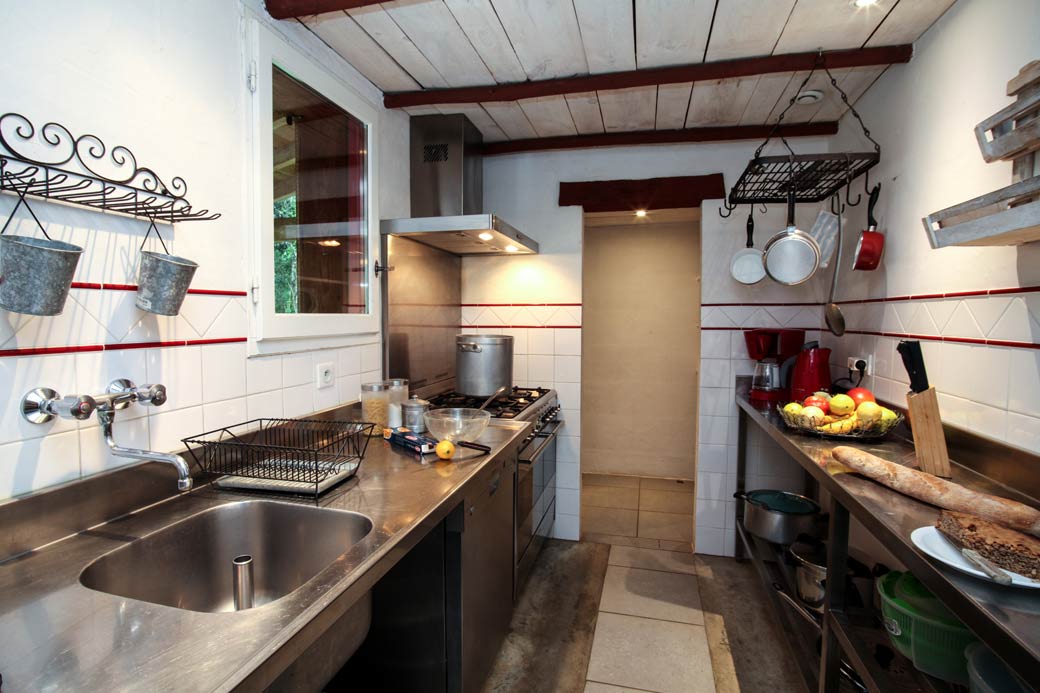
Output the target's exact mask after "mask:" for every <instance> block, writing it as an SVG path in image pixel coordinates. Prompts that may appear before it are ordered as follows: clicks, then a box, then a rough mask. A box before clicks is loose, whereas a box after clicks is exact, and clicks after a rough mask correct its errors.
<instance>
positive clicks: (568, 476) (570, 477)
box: [556, 462, 581, 489]
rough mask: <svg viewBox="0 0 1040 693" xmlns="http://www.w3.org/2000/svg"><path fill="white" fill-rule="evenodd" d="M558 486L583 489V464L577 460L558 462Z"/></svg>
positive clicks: (558, 487) (559, 487)
mask: <svg viewBox="0 0 1040 693" xmlns="http://www.w3.org/2000/svg"><path fill="white" fill-rule="evenodd" d="M556 488H557V489H561V488H573V489H581V465H580V464H578V463H577V462H557V463H556Z"/></svg>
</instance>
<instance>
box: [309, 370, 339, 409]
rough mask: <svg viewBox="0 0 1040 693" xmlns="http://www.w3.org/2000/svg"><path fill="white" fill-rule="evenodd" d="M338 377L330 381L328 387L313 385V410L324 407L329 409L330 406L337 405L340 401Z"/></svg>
mask: <svg viewBox="0 0 1040 693" xmlns="http://www.w3.org/2000/svg"><path fill="white" fill-rule="evenodd" d="M338 380H339V379H338V378H337V379H336V380H334V381H333V382H332V385H330V386H329V387H323V388H318V387H314V388H313V390H312V392H313V397H314V411H322V410H325V409H331V408H332V407H335V406H339V403H340V402H341V399H340V396H339V382H337V381H338Z"/></svg>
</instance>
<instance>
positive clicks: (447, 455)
mask: <svg viewBox="0 0 1040 693" xmlns="http://www.w3.org/2000/svg"><path fill="white" fill-rule="evenodd" d="M433 451H434V452H436V453H437V457H439V458H441V459H442V460H450V459H451V458H452V457H454V456H455V444H454V443H452V442H451V441H450V440H442V441H441V442H439V443H437V447H436V448H434V450H433Z"/></svg>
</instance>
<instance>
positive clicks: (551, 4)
mask: <svg viewBox="0 0 1040 693" xmlns="http://www.w3.org/2000/svg"><path fill="white" fill-rule="evenodd" d="M491 4H492V5H494V7H495V12H496V13H498V18H499V20H500V21H501V22H502V26H503V27H504V28H505V30H506V35H507V36H508V37H509V41H510V43H512V44H513V49H514V50H515V51H516V55H517V57H518V58H519V59H520V64H521V65H523V66H524V72H525V73H527V78H528V79H531V80H542V79H551V78H554V77H565V76H568V75H580V74H585V73H587V72H588V71H589V69H588V64H587V63H586V62H585V50H584V48H583V47H582V43H581V31H580V30H579V29H578V19H577V17H576V16H575V14H574V5H573V4H572V3H571V2H569V1H568V2H561V0H491Z"/></svg>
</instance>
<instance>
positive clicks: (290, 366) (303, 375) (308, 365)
mask: <svg viewBox="0 0 1040 693" xmlns="http://www.w3.org/2000/svg"><path fill="white" fill-rule="evenodd" d="M313 381H314V368H313V361H312V359H311V355H310V352H306V353H302V354H286V355H285V356H283V357H282V387H295V386H297V385H303V384H304V383H311V382H313Z"/></svg>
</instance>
